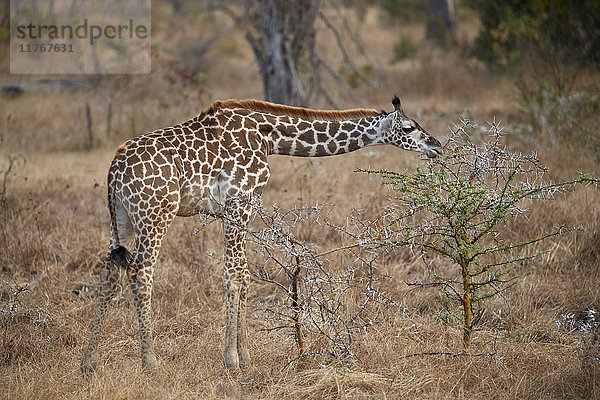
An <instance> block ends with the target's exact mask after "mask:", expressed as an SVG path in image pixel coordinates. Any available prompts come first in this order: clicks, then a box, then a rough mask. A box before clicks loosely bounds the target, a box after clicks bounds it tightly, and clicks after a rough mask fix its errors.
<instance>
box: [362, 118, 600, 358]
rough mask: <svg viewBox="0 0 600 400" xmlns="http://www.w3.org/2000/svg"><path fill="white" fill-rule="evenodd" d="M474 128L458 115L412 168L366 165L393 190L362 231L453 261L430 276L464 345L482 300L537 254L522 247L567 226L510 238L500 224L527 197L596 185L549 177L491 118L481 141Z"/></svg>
mask: <svg viewBox="0 0 600 400" xmlns="http://www.w3.org/2000/svg"><path fill="white" fill-rule="evenodd" d="M477 131H480V132H481V129H480V127H478V126H477V125H474V124H472V123H470V122H468V121H465V122H463V124H462V126H458V127H456V129H455V130H454V132H453V135H452V136H451V137H450V139H449V141H448V143H447V145H446V146H445V153H444V154H443V155H442V156H441V157H440V158H439V159H436V160H434V161H432V162H428V163H427V164H426V165H425V166H424V167H420V168H417V169H416V170H415V171H414V172H412V173H406V172H393V171H366V172H369V173H372V174H377V175H380V176H382V177H383V178H384V180H385V183H386V184H387V185H389V186H390V188H391V189H392V190H393V193H394V196H393V197H392V198H391V201H390V204H389V205H388V213H387V214H386V215H385V216H384V217H383V219H382V220H381V221H379V223H380V224H381V225H382V227H381V228H376V229H373V228H371V230H370V231H369V230H368V231H367V232H366V233H365V237H368V238H369V239H370V240H372V242H373V243H375V246H376V247H380V248H381V247H396V246H411V248H413V249H414V248H421V249H422V250H423V251H426V252H433V253H437V254H439V255H441V256H442V257H443V258H445V259H447V260H448V261H450V262H451V264H452V265H454V266H456V267H457V268H456V270H455V271H456V274H454V275H452V276H438V277H436V281H437V284H438V285H439V286H440V288H441V289H442V291H443V292H444V293H445V294H446V295H447V296H448V297H449V298H450V299H453V300H456V301H457V304H459V305H460V306H461V308H462V310H463V322H462V323H463V331H464V337H463V339H464V343H465V345H466V346H469V344H470V337H471V332H472V330H473V317H474V316H476V315H477V312H478V310H479V308H480V305H481V303H482V302H484V301H485V300H487V299H489V298H492V297H494V296H496V295H497V294H498V293H500V292H501V291H503V290H505V289H506V287H507V283H509V282H510V281H511V280H512V278H511V276H512V269H513V267H514V265H515V264H517V263H521V262H523V261H525V260H528V259H531V258H533V257H535V256H536V255H537V254H534V255H531V254H524V253H523V251H522V250H523V249H524V248H526V247H528V246H530V245H532V244H534V243H536V242H539V241H542V240H544V239H547V238H549V237H552V236H556V235H561V234H564V233H566V232H568V231H569V229H565V228H564V227H557V228H556V229H555V230H553V231H551V232H548V233H546V234H543V235H541V236H537V237H533V238H530V239H526V240H523V241H517V242H513V241H512V240H511V238H510V237H507V236H506V235H505V234H503V228H504V227H505V225H506V223H507V222H508V221H509V220H510V219H513V218H515V217H517V216H518V215H520V214H526V213H527V209H526V206H527V204H529V203H530V202H531V201H533V200H542V199H551V198H553V196H555V195H557V194H558V193H564V192H567V191H569V190H572V189H573V187H574V186H575V185H577V184H589V183H591V184H596V185H597V184H598V180H597V179H595V178H590V177H588V176H586V175H583V174H582V175H580V176H579V177H577V178H575V179H573V180H571V181H569V182H559V183H548V182H547V181H546V179H545V175H546V173H547V171H548V170H547V168H545V167H543V166H542V165H540V163H539V161H538V159H537V157H536V155H535V153H532V154H527V155H523V154H518V153H514V152H511V151H510V150H509V149H507V148H505V147H504V146H502V145H501V144H500V139H501V136H502V134H501V133H502V128H500V127H499V125H498V124H496V123H492V124H491V126H490V128H489V130H488V131H487V134H486V135H485V137H483V138H482V140H481V143H480V144H475V143H474V142H473V141H471V138H472V137H473V136H474V132H477ZM376 225H377V224H375V223H373V224H369V226H370V227H374V226H376ZM448 320H449V321H450V320H452V318H450V319H448Z"/></svg>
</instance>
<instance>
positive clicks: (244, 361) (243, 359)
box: [238, 349, 250, 368]
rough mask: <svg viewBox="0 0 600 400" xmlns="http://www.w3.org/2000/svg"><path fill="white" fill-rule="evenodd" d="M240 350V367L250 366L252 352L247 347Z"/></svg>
mask: <svg viewBox="0 0 600 400" xmlns="http://www.w3.org/2000/svg"><path fill="white" fill-rule="evenodd" d="M238 352H239V361H240V368H244V367H248V366H250V352H249V351H248V350H247V349H245V350H239V351H238Z"/></svg>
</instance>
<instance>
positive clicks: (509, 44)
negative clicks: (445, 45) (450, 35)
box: [467, 0, 600, 94]
mask: <svg viewBox="0 0 600 400" xmlns="http://www.w3.org/2000/svg"><path fill="white" fill-rule="evenodd" d="M467 5H468V6H470V7H472V8H473V9H474V10H475V11H476V12H477V13H478V14H479V16H480V20H481V29H480V32H479V36H478V37H477V39H476V41H475V47H474V54H475V56H476V57H477V58H479V59H481V60H484V61H487V62H488V63H490V64H492V65H500V66H514V65H519V64H521V63H522V62H523V61H525V60H528V61H530V62H529V63H528V64H527V67H530V66H532V67H533V69H534V73H536V74H537V75H543V74H546V73H547V72H548V71H549V72H550V73H551V74H552V80H553V84H554V87H555V90H556V91H557V93H558V94H564V93H565V92H568V91H569V90H570V89H571V87H572V85H573V83H574V81H575V78H576V77H577V74H578V71H579V70H580V69H581V68H582V67H585V66H587V67H590V66H592V67H594V68H597V67H598V66H600V2H598V1H596V0H580V1H577V2H570V1H562V0H548V1H538V0H499V1H498V0H468V1H467Z"/></svg>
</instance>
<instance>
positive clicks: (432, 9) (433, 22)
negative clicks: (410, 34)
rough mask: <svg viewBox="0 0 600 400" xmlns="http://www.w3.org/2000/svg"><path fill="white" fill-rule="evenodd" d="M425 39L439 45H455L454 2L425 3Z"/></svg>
mask: <svg viewBox="0 0 600 400" xmlns="http://www.w3.org/2000/svg"><path fill="white" fill-rule="evenodd" d="M425 39H427V40H430V41H434V42H436V43H439V44H441V45H449V44H452V43H456V18H455V13H454V0H428V1H427V32H426V33H425Z"/></svg>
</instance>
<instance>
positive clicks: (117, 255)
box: [110, 246, 133, 269]
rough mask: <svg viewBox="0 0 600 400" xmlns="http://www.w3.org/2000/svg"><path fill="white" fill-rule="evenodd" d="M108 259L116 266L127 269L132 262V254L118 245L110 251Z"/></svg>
mask: <svg viewBox="0 0 600 400" xmlns="http://www.w3.org/2000/svg"><path fill="white" fill-rule="evenodd" d="M110 261H111V262H112V263H113V264H114V265H116V266H118V267H121V268H123V269H129V268H131V264H132V263H133V256H132V255H131V253H130V252H129V250H127V249H126V248H125V247H123V246H119V247H117V248H116V249H114V250H112V251H111V252H110Z"/></svg>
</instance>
